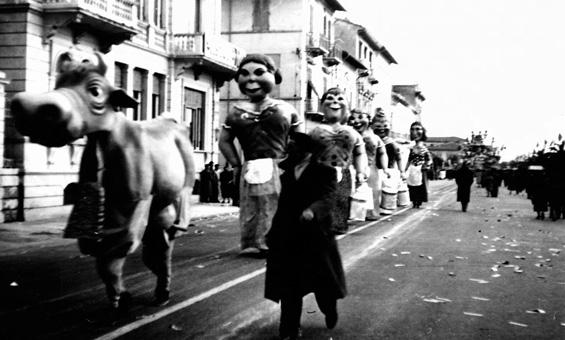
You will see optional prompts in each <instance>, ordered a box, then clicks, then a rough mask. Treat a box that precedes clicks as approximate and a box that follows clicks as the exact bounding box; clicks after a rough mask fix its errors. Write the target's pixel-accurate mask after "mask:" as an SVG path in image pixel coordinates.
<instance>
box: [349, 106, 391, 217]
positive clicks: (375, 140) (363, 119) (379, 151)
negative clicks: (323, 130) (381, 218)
mask: <svg viewBox="0 0 565 340" xmlns="http://www.w3.org/2000/svg"><path fill="white" fill-rule="evenodd" d="M370 123H371V116H369V114H368V113H366V112H361V111H358V110H351V116H350V117H349V122H348V124H349V125H351V126H353V128H354V129H355V130H356V131H357V132H359V134H360V135H361V136H362V137H363V142H365V151H366V153H367V160H368V165H369V169H368V174H369V178H368V180H367V183H368V184H369V187H370V188H371V191H372V201H371V202H369V205H368V207H369V208H368V209H367V214H366V220H367V221H374V220H376V219H377V216H378V215H379V204H380V201H381V199H380V198H381V181H382V178H383V173H384V174H388V156H387V154H386V149H385V144H384V142H383V141H382V139H381V138H380V137H379V136H377V135H375V133H374V132H373V131H372V130H371V129H369V124H370Z"/></svg>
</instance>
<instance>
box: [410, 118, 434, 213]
mask: <svg viewBox="0 0 565 340" xmlns="http://www.w3.org/2000/svg"><path fill="white" fill-rule="evenodd" d="M410 139H411V140H413V141H414V143H415V144H414V146H413V147H412V149H410V154H409V155H408V163H407V165H406V177H407V178H406V180H407V182H408V190H409V192H410V200H411V201H412V204H413V206H414V208H419V207H420V206H421V205H422V203H423V202H427V201H428V176H427V174H428V169H429V168H430V166H431V164H432V155H431V153H430V151H428V148H427V147H426V146H425V145H424V142H425V141H426V140H427V136H426V129H425V128H424V126H423V125H422V123H420V122H414V123H412V125H410Z"/></svg>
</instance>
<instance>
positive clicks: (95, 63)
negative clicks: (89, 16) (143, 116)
mask: <svg viewBox="0 0 565 340" xmlns="http://www.w3.org/2000/svg"><path fill="white" fill-rule="evenodd" d="M105 74H106V64H105V63H104V60H103V58H102V55H101V54H100V53H95V54H93V55H92V57H91V58H84V57H81V58H79V59H77V58H76V57H75V56H74V53H73V52H65V53H63V54H62V55H61V56H60V57H59V59H58V62H57V78H56V82H55V89H54V90H53V91H49V92H45V93H40V94H35V93H29V92H20V93H18V94H16V95H15V96H14V98H12V101H11V112H12V115H13V116H14V118H15V124H16V129H17V130H18V131H19V132H20V133H21V134H23V135H24V136H29V137H30V141H32V142H35V143H39V144H42V145H45V146H50V147H58V146H63V145H65V144H68V143H70V142H72V141H74V140H76V139H78V138H81V137H83V136H85V135H88V134H90V133H92V132H97V131H108V130H110V129H111V128H112V125H113V123H114V121H115V115H114V114H115V113H117V112H118V110H119V109H120V108H126V107H136V106H137V104H138V103H137V101H136V100H135V99H133V98H131V97H130V96H128V95H127V94H126V93H125V92H124V91H123V90H122V89H117V88H115V87H114V86H112V84H111V83H110V82H109V80H108V79H107V78H106V76H105Z"/></svg>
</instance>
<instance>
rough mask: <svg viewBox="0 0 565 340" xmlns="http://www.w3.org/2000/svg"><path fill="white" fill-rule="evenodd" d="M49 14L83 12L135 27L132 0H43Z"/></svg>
mask: <svg viewBox="0 0 565 340" xmlns="http://www.w3.org/2000/svg"><path fill="white" fill-rule="evenodd" d="M43 8H44V10H46V11H49V12H66V11H69V10H75V11H83V12H87V13H91V14H94V15H98V16H99V17H101V18H106V19H108V20H111V21H113V22H116V23H119V24H122V25H125V26H128V27H135V25H136V16H135V10H136V7H135V1H133V0H43Z"/></svg>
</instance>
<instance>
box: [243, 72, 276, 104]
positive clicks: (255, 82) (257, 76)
mask: <svg viewBox="0 0 565 340" xmlns="http://www.w3.org/2000/svg"><path fill="white" fill-rule="evenodd" d="M237 83H238V85H239V90H240V91H241V93H243V94H245V95H246V96H248V97H249V99H250V100H251V101H252V102H257V101H261V100H263V99H265V97H267V95H268V94H269V93H270V92H271V91H272V90H273V87H274V86H275V75H274V74H273V73H272V72H269V70H268V69H267V66H265V65H263V64H260V63H256V62H249V63H247V64H245V65H243V66H241V68H240V70H239V74H238V77H237Z"/></svg>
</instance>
